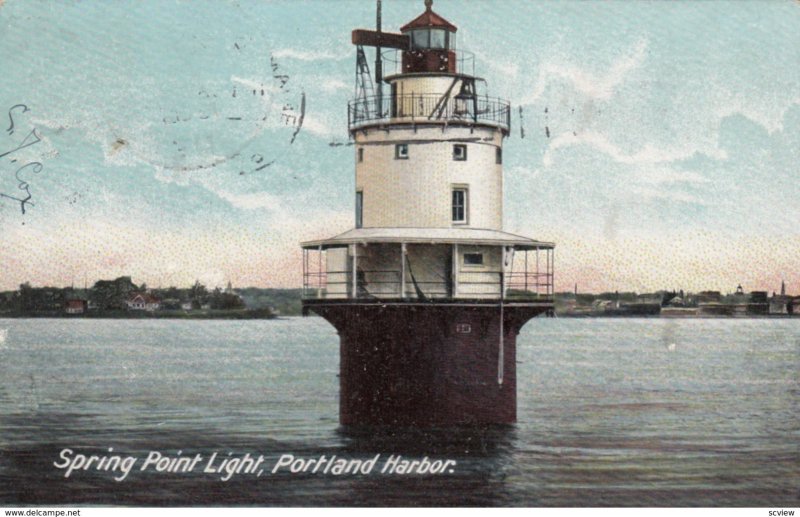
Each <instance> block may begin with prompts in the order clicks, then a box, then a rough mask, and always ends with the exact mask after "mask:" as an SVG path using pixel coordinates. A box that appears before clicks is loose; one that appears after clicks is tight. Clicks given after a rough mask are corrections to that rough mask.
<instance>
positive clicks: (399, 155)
mask: <svg viewBox="0 0 800 517" xmlns="http://www.w3.org/2000/svg"><path fill="white" fill-rule="evenodd" d="M394 159H395V160H408V144H397V145H395V146H394Z"/></svg>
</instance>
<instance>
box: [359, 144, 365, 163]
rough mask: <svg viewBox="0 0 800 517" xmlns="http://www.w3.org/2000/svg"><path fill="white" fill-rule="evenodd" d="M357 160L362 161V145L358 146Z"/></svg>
mask: <svg viewBox="0 0 800 517" xmlns="http://www.w3.org/2000/svg"><path fill="white" fill-rule="evenodd" d="M358 161H359V162H363V161H364V148H363V147H359V148H358Z"/></svg>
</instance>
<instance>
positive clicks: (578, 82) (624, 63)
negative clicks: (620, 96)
mask: <svg viewBox="0 0 800 517" xmlns="http://www.w3.org/2000/svg"><path fill="white" fill-rule="evenodd" d="M646 50H647V42H646V41H644V40H641V41H639V42H638V43H637V44H636V46H635V47H633V48H632V49H631V50H630V52H629V53H627V54H626V55H623V56H620V57H618V58H617V59H616V60H615V61H614V62H613V64H612V65H611V67H610V68H609V69H608V71H607V72H606V73H605V74H603V75H595V74H593V73H591V72H588V71H586V70H583V69H582V68H580V67H578V66H576V65H573V64H569V63H566V64H564V60H563V59H562V58H558V59H554V60H551V61H546V62H544V63H542V65H541V67H540V68H539V76H538V78H537V80H536V86H535V87H534V89H533V92H532V93H531V94H530V95H528V96H527V97H526V98H524V99H523V100H521V101H520V104H533V103H534V102H536V100H537V99H538V98H539V97H541V96H542V94H543V93H544V91H545V89H546V88H547V85H548V84H549V83H551V82H555V81H566V82H568V83H569V84H571V85H572V87H573V88H574V89H575V90H576V91H578V92H579V93H581V94H583V95H585V96H586V97H589V98H591V99H597V100H608V99H610V98H611V97H612V96H613V95H614V92H615V90H616V88H617V86H619V85H620V84H621V83H622V82H623V81H624V80H625V77H626V76H627V75H628V74H629V73H630V72H631V71H632V70H634V69H636V68H638V67H639V66H640V65H641V64H642V62H643V61H644V58H645V53H646Z"/></svg>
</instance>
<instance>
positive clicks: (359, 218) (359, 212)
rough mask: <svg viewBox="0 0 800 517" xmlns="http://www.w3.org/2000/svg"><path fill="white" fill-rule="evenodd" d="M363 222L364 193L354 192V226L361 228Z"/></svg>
mask: <svg viewBox="0 0 800 517" xmlns="http://www.w3.org/2000/svg"><path fill="white" fill-rule="evenodd" d="M363 224H364V193H363V192H362V191H360V190H359V191H357V192H356V228H361V227H362V226H363Z"/></svg>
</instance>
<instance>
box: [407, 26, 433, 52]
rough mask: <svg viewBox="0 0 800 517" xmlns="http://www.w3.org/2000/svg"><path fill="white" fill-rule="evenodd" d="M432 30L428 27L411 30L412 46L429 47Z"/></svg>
mask: <svg viewBox="0 0 800 517" xmlns="http://www.w3.org/2000/svg"><path fill="white" fill-rule="evenodd" d="M429 44H430V32H429V31H428V30H426V29H421V30H415V31H411V46H412V47H414V48H428V46H429Z"/></svg>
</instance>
